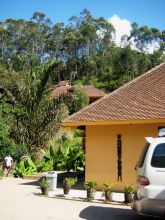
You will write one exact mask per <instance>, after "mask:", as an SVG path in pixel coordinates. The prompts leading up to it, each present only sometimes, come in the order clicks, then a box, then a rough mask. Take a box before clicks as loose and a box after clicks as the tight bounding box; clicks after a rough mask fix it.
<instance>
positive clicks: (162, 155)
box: [151, 143, 165, 168]
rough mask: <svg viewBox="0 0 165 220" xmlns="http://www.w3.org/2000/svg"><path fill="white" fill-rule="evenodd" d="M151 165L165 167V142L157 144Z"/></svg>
mask: <svg viewBox="0 0 165 220" xmlns="http://www.w3.org/2000/svg"><path fill="white" fill-rule="evenodd" d="M151 166H152V167H158V168H165V143H162V144H158V145H157V146H156V148H155V150H154V152H153V155H152V160H151Z"/></svg>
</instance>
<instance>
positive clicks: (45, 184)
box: [40, 177, 49, 188]
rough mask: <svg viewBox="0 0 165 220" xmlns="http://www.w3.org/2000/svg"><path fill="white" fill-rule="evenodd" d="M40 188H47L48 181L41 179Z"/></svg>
mask: <svg viewBox="0 0 165 220" xmlns="http://www.w3.org/2000/svg"><path fill="white" fill-rule="evenodd" d="M40 186H41V187H43V188H46V187H49V180H48V179H46V178H44V177H43V178H42V179H41V181H40Z"/></svg>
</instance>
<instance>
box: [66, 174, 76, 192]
mask: <svg viewBox="0 0 165 220" xmlns="http://www.w3.org/2000/svg"><path fill="white" fill-rule="evenodd" d="M76 182H77V177H75V178H74V177H65V179H64V180H63V190H64V194H65V195H68V193H69V191H70V189H71V187H72V186H73V185H74V184H75V183H76Z"/></svg>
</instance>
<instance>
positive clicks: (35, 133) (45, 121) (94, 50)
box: [0, 9, 165, 158]
mask: <svg viewBox="0 0 165 220" xmlns="http://www.w3.org/2000/svg"><path fill="white" fill-rule="evenodd" d="M114 36H115V29H114V27H113V26H112V25H111V24H110V23H108V22H107V21H106V20H105V19H104V18H103V17H100V18H94V17H93V16H92V15H91V13H90V12H89V11H88V10H86V9H85V10H83V11H82V12H81V13H80V16H79V17H76V16H72V17H71V18H70V20H69V22H68V24H64V23H55V24H53V23H52V22H51V20H50V19H49V18H47V17H46V15H45V14H44V13H41V12H35V13H34V14H33V16H32V18H31V19H29V20H22V19H19V20H15V19H12V18H9V19H7V20H6V21H1V22H0V157H2V156H4V155H5V154H6V153H7V152H8V151H10V150H11V149H12V152H13V155H14V156H15V157H16V158H18V157H19V156H20V155H23V154H25V153H27V152H30V153H31V152H34V151H36V149H40V148H44V147H47V146H48V143H49V142H50V141H51V140H52V139H53V138H54V137H55V135H56V134H57V133H58V132H59V130H60V126H59V121H60V120H61V119H62V118H63V117H66V116H67V115H68V114H69V112H68V107H67V103H69V105H72V104H73V108H74V105H75V100H76V98H75V97H78V96H79V97H83V96H81V95H80V93H79V92H78V93H77V95H78V94H79V95H78V96H76V94H74V96H72V97H64V96H63V97H59V98H58V99H54V100H52V99H50V97H49V91H50V88H51V87H52V86H53V85H54V84H57V83H58V82H59V81H60V80H70V81H71V82H73V83H75V84H85V85H87V84H88V85H89V84H90V85H94V86H95V87H97V88H99V89H101V90H103V91H104V92H111V91H113V90H115V89H117V88H118V87H119V86H121V85H123V84H125V83H126V82H128V81H130V80H132V79H133V78H135V77H137V76H138V75H140V74H142V73H144V72H146V71H147V70H149V69H151V68H152V67H154V66H156V65H158V64H159V63H161V62H163V61H164V60H165V55H164V52H165V31H160V30H158V29H156V28H155V27H153V28H150V27H148V26H143V27H139V26H138V24H137V23H136V22H135V23H133V24H132V32H131V36H123V38H122V42H121V45H120V46H117V45H116V44H115V41H114ZM151 45H155V50H154V52H152V53H147V48H148V47H150V46H151ZM83 99H84V98H83ZM80 102H81V103H82V105H79V104H77V105H79V106H80V107H83V106H84V105H85V104H83V102H84V100H80ZM73 108H72V110H73ZM75 109H78V108H75ZM73 112H74V111H73ZM11 146H12V147H11Z"/></svg>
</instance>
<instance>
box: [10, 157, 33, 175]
mask: <svg viewBox="0 0 165 220" xmlns="http://www.w3.org/2000/svg"><path fill="white" fill-rule="evenodd" d="M36 172H37V168H36V166H35V165H34V163H33V161H32V160H31V158H30V157H24V158H22V159H21V160H20V162H17V164H16V167H15V169H14V170H13V174H14V176H20V177H23V176H24V175H30V174H33V173H36Z"/></svg>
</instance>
